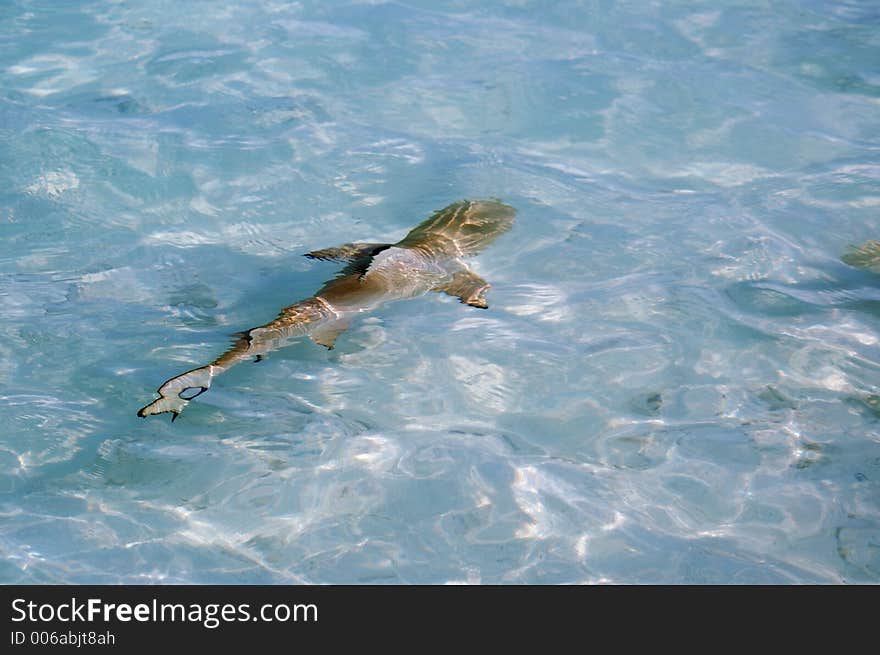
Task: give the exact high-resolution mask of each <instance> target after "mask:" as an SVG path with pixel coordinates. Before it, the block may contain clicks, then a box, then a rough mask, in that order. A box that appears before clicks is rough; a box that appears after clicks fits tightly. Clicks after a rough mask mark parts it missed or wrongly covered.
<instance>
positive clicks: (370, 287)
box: [137, 200, 516, 421]
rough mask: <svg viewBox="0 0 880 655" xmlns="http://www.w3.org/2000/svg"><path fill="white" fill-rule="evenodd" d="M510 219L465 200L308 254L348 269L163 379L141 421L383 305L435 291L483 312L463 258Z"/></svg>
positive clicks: (509, 211) (478, 284) (476, 282)
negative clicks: (396, 233)
mask: <svg viewBox="0 0 880 655" xmlns="http://www.w3.org/2000/svg"><path fill="white" fill-rule="evenodd" d="M515 214H516V211H515V210H514V209H513V208H512V207H510V206H509V205H505V204H503V203H501V202H498V201H496V200H473V201H470V200H464V201H461V202H456V203H453V204H452V205H449V206H448V207H445V208H444V209H441V210H440V211H438V212H436V213H435V214H433V215H432V216H431V217H430V218H428V219H427V220H426V221H424V222H423V223H421V224H419V225H418V226H417V227H415V228H414V229H413V230H411V231H410V232H409V234H407V235H406V236H405V237H404V238H403V239H401V240H400V241H398V242H397V243H394V244H388V243H348V244H344V245H341V246H337V247H335V248H326V249H324V250H316V251H313V252H310V253H307V254H306V256H307V257H311V258H313V259H325V260H333V261H340V262H345V263H346V264H347V265H346V267H345V268H344V269H343V271H342V272H341V273H340V275H339V276H337V277H336V278H334V279H332V280H329V281H328V282H326V283H325V284H324V286H323V287H321V289H319V290H318V292H317V293H315V295H314V296H312V297H311V298H307V299H305V300H302V301H300V302H298V303H295V304H293V305H290V306H289V307H285V308H284V309H283V310H281V312H280V314H279V315H278V317H277V318H276V319H275V320H273V321H270V322H269V323H266V324H265V325H261V326H259V327H255V328H251V329H250V330H246V331H244V332H240V333H238V334H237V335H235V336H236V341H235V343H234V344H233V345H232V347H231V348H229V350H227V351H226V352H225V353H223V354H222V355H220V357H218V358H217V359H215V360H214V361H213V362H211V363H210V364H207V365H205V366H200V367H199V368H195V369H192V370H190V371H186V372H185V373H182V374H180V375H178V376H175V377H173V378H171V379H170V380H167V381H166V382H165V383H164V384H162V386H161V387H159V389H158V393H159V396H160V397H159V398H158V399H156V400H154V401H153V402H151V403H149V404H148V405H146V406H145V407H143V408H141V409H140V410H139V411H138V413H137V414H138V416H140V417H146V416H150V415H152V414H162V413H165V412H170V413H171V415H172V416H171V420H172V421H174V419H176V418H177V416H178V415H179V414H180V412H181V411H183V408H184V407H186V405H187V404H188V403H189V401H191V400H192V399H193V398H195V397H196V396H198V395H200V394H202V393H204V392H205V391H207V390H208V389H209V388H210V386H211V381H212V380H213V379H214V378H215V377H216V376H217V375H219V374H221V373H223V372H224V371H227V370H229V369H230V368H231V367H233V366H235V365H236V364H238V363H240V362H244V361H251V360H256V361H259V360H260V359H261V358H262V356H263V355H264V354H266V353H268V352H270V351H273V350H276V349H278V348H280V347H282V346H284V345H286V344H287V343H288V342H289V341H290V340H291V339H295V338H297V337H302V336H306V335H308V336H310V337H311V338H312V339H313V340H314V341H315V342H316V343H319V344H321V345H323V346H325V347H327V348H333V345H334V343H335V342H336V338H337V337H338V336H339V335H340V334H341V333H342V332H344V331H345V330H346V328H348V325H349V323H350V321H351V320H352V318H353V317H355V316H357V315H358V314H360V313H362V312H366V311H370V310H372V309H374V308H376V307H378V306H379V305H381V304H383V303H386V302H391V301H394V300H402V299H405V298H414V297H416V296H420V295H423V294H425V293H428V292H429V291H438V292H443V293H447V294H449V295H451V296H455V297H458V298H459V299H460V300H461V302H463V303H465V304H467V305H470V306H472V307H480V308H483V309H485V308H487V307H488V305H487V303H486V299H485V294H486V291H488V289H489V287H490V285H489V284H488V283H487V282H486V281H485V280H483V279H482V278H480V277H479V276H478V275H476V274H475V273H474V272H473V271H471V270H470V269H469V268H468V267H467V265H466V264H465V263H464V262H463V261H462V260H463V259H465V258H467V257H469V256H472V255H474V254H476V253H478V252H480V251H481V250H483V249H484V248H485V247H486V246H488V245H489V243H491V242H492V241H493V240H494V239H495V238H496V237H498V236H499V235H500V234H502V233H503V232H505V231H507V230H508V229H509V228H510V226H511V225H512V224H513V220H514V216H515Z"/></svg>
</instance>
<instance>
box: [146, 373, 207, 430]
mask: <svg viewBox="0 0 880 655" xmlns="http://www.w3.org/2000/svg"><path fill="white" fill-rule="evenodd" d="M211 369H212V366H211V365H210V364H208V365H207V366H202V367H200V368H195V369H193V370H191V371H187V372H186V373H182V374H180V375H178V376H177V377H173V378H171V379H170V380H168V381H167V382H165V384H163V385H162V386H161V387H159V389H158V394H159V396H161V397H160V398H159V399H158V400H154V401H153V402H151V403H150V404H149V405H146V406H144V407H142V408H141V409H139V410H138V413H137V415H138V416H140V417H141V418H146V417H147V416H150V415H152V414H164V413H165V412H170V413H171V422H172V423H173V422H174V420H175V419H176V418H177V416H178V415H179V414H180V412H182V411H183V408H184V407H186V406H187V405H188V404H189V401H190V400H192V399H193V398H195V397H196V396H200V395H201V394H203V393H205V392H206V391H207V390H208V389H209V388H210V386H211V378H212V377H213V373H212V371H211Z"/></svg>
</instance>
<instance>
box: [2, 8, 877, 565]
mask: <svg viewBox="0 0 880 655" xmlns="http://www.w3.org/2000/svg"><path fill="white" fill-rule="evenodd" d="M221 5H222V6H221ZM878 62H880V12H878V11H877V9H876V7H874V6H873V3H870V2H820V1H814V2H778V3H772V5H767V4H766V3H760V2H729V1H728V2H717V1H714V2H664V3H647V2H615V3H612V2H557V3H546V2H527V1H510V2H493V3H487V2H480V3H471V2H450V3H443V4H441V3H436V2H406V3H372V2H364V3H360V2H350V3H349V2H341V3H327V2H297V3H288V2H280V1H277V2H272V1H268V0H252V1H239V2H234V3H232V2H231V3H225V4H223V3H219V4H218V3H216V2H186V3H179V2H165V1H160V0H152V1H145V2H139V3H122V2H114V1H111V0H93V1H89V2H86V1H76V2H64V3H57V2H49V1H44V0H40V1H34V2H28V1H25V0H14V1H10V2H6V3H4V5H3V8H2V9H0V242H2V244H3V245H2V249H0V303H2V304H0V306H2V310H3V311H2V319H0V516H2V521H0V582H3V583H49V582H52V583H58V582H72V583H134V582H144V583H296V582H309V583H377V582H378V583H448V582H466V583H586V582H613V583H805V582H807V583H809V582H819V583H840V582H878V581H880V422H878V421H880V351H878V338H880V275H878V274H876V273H872V272H871V271H867V270H861V269H857V268H853V267H851V266H848V265H846V264H845V263H843V262H842V261H841V259H840V258H841V256H842V255H843V254H844V253H845V252H846V251H847V247H848V246H849V245H850V244H857V243H862V242H864V241H866V240H868V239H878V238H880V221H878V218H877V212H878V207H880V185H878V182H880V157H878V152H880V70H878ZM479 197H498V198H501V199H503V200H504V201H505V202H507V203H509V204H511V205H513V206H515V207H516V208H517V209H518V212H519V214H518V218H517V224H516V226H515V228H514V229H513V230H511V231H510V232H509V233H507V234H505V235H504V236H503V237H501V238H500V239H499V240H498V241H497V242H496V243H495V244H493V245H492V246H491V247H490V248H489V249H488V250H486V252H484V253H483V254H481V255H480V256H479V257H478V258H476V259H475V260H473V266H474V268H475V270H476V271H477V272H478V273H479V274H480V275H481V276H482V277H484V278H486V279H487V280H488V281H489V282H491V283H492V284H493V289H492V291H491V292H490V294H489V303H490V309H488V310H485V311H484V310H479V309H473V308H469V307H465V306H463V305H461V304H459V303H458V302H456V301H455V300H454V299H451V298H448V297H441V296H440V295H438V294H431V295H429V296H425V297H422V298H418V299H415V300H411V301H407V302H400V303H395V304H392V305H388V306H385V307H383V308H381V309H380V310H379V311H377V312H375V313H373V314H372V315H370V316H369V317H366V316H365V317H364V318H363V319H362V320H359V321H357V322H356V323H355V324H354V325H353V326H352V328H351V329H350V330H349V331H348V332H347V333H346V334H345V335H343V336H342V337H340V340H339V342H338V343H337V347H336V349H334V350H332V351H329V352H328V351H325V350H324V349H322V348H320V347H318V346H315V345H314V344H312V343H311V342H309V341H308V340H305V341H303V342H302V343H299V344H295V345H292V346H291V347H289V348H287V349H285V350H283V351H278V352H276V353H273V354H272V355H271V356H269V357H267V358H266V359H265V361H263V362H261V363H259V364H255V365H250V364H248V365H242V366H239V367H237V368H236V369H234V370H232V371H230V372H229V373H228V374H227V375H225V376H223V377H222V378H220V379H218V380H217V381H216V383H215V384H214V385H213V386H212V388H211V390H210V392H209V393H206V394H204V395H202V396H200V397H199V398H198V400H196V401H194V402H193V403H191V405H190V406H189V407H188V408H187V410H186V412H185V413H184V414H183V415H182V416H181V418H180V419H179V420H178V421H176V422H175V423H174V425H171V423H170V422H169V421H168V420H167V418H165V417H160V418H153V419H150V420H142V419H138V418H137V417H136V416H135V412H136V410H137V409H138V408H139V407H140V406H142V405H144V404H145V403H146V402H148V401H149V400H151V399H152V398H153V397H154V396H153V390H154V389H155V388H156V387H157V386H158V385H159V384H160V383H161V382H162V381H163V380H165V379H166V378H168V377H170V376H171V375H175V374H177V373H180V372H182V371H184V370H186V369H188V368H192V367H194V366H198V365H201V364H203V363H205V362H208V361H210V360H211V359H213V358H214V357H216V356H217V355H219V354H220V353H221V352H222V351H223V350H224V349H225V348H226V347H227V345H228V343H229V335H230V334H231V333H233V332H236V331H239V330H243V329H246V328H249V327H252V326H254V325H259V324H262V323H265V322H267V321H269V320H271V319H272V318H273V317H274V316H275V314H276V312H277V311H278V310H279V309H280V308H281V307H283V306H285V305H288V304H290V303H292V302H294V301H296V300H299V299H301V298H304V297H307V296H309V295H311V294H312V293H313V292H314V291H315V290H316V289H317V288H318V287H319V286H320V285H321V283H322V282H323V281H324V280H326V279H327V278H328V277H330V276H332V275H333V274H334V273H335V271H336V270H337V269H336V268H335V267H334V265H333V264H329V263H322V262H314V261H310V260H307V259H305V258H303V257H302V256H301V254H302V253H304V252H307V251H309V250H313V249H316V248H322V247H327V246H333V245H337V244H339V243H343V242H347V241H352V240H363V241H393V240H396V239H399V238H400V237H402V236H403V235H404V234H405V233H406V232H407V230H409V229H410V228H411V227H412V226H414V225H415V224H417V223H418V222H420V221H421V220H423V219H424V218H425V217H426V216H427V215H428V214H430V213H431V212H432V211H434V210H435V209H438V208H440V207H442V206H445V205H447V204H449V203H450V202H453V201H455V200H458V199H461V198H479Z"/></svg>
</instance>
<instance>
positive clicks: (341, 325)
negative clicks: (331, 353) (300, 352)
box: [309, 319, 349, 350]
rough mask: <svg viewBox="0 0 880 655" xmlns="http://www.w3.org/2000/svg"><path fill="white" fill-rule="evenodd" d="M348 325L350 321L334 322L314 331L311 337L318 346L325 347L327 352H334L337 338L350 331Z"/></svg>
mask: <svg viewBox="0 0 880 655" xmlns="http://www.w3.org/2000/svg"><path fill="white" fill-rule="evenodd" d="M348 324H349V321H348V320H347V319H340V320H337V321H333V322H332V323H327V324H325V325H321V326H320V327H318V328H317V329H315V330H312V332H311V333H310V334H309V336H310V337H311V338H312V341H314V342H315V343H317V344H318V345H321V346H324V347H325V348H326V349H327V350H333V346H335V345H336V338H337V337H338V336H339V335H340V334H342V333H343V332H345V331H346V330H347V329H348Z"/></svg>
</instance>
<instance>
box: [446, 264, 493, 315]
mask: <svg viewBox="0 0 880 655" xmlns="http://www.w3.org/2000/svg"><path fill="white" fill-rule="evenodd" d="M490 287H491V285H490V284H489V283H488V282H486V280H484V279H483V278H481V277H480V276H479V275H477V274H476V273H474V272H473V271H470V270H467V269H463V270H460V271H458V272H456V273H455V275H453V276H452V279H451V280H450V281H449V282H447V283H446V284H444V285H442V286H439V287H435V288H434V289H432V290H433V291H442V292H443V293H446V294H449V295H450V296H455V297H456V298H458V299H459V300H461V302H463V303H464V304H465V305H470V306H471V307H479V308H480V309H486V308H488V307H489V304H488V303H487V302H486V298H485V295H486V291H488V290H489V288H490Z"/></svg>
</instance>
